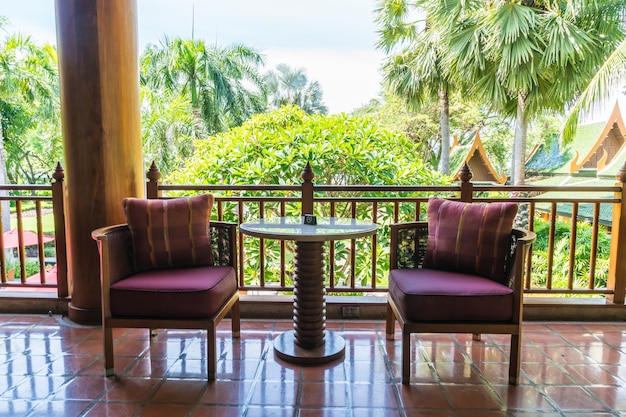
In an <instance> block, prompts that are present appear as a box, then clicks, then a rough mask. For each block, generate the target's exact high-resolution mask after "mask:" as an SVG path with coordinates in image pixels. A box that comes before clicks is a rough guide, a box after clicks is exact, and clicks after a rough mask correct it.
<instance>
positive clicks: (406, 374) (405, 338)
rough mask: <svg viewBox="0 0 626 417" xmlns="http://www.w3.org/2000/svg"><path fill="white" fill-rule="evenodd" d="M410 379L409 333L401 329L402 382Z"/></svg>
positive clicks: (405, 382) (407, 381) (404, 382)
mask: <svg viewBox="0 0 626 417" xmlns="http://www.w3.org/2000/svg"><path fill="white" fill-rule="evenodd" d="M410 379H411V333H409V332H408V331H406V330H405V329H402V383H403V384H408V383H409V382H411V381H410Z"/></svg>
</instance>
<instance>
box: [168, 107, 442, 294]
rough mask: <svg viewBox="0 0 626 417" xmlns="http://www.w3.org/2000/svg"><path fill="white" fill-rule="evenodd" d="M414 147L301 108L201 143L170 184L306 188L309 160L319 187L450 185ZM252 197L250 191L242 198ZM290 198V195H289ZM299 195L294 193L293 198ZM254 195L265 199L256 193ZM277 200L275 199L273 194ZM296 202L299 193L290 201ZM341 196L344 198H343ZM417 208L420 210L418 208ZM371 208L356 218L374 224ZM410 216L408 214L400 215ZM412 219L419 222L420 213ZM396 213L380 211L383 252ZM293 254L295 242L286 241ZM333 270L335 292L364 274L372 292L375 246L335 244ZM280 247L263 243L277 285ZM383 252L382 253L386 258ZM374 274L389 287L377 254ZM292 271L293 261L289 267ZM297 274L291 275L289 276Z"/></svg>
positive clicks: (268, 210)
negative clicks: (303, 184) (352, 275)
mask: <svg viewBox="0 0 626 417" xmlns="http://www.w3.org/2000/svg"><path fill="white" fill-rule="evenodd" d="M417 146H418V145H416V144H415V143H413V142H412V141H411V140H409V139H407V138H406V137H405V136H404V135H403V134H399V133H394V132H391V131H389V130H387V129H385V128H382V127H381V126H380V125H379V124H378V123H376V122H374V121H373V120H372V119H370V118H366V117H351V116H348V115H346V114H339V115H330V116H324V115H309V114H307V113H306V112H304V111H302V110H299V109H298V108H296V107H281V108H280V109H278V110H275V111H272V112H269V113H265V114H259V115H256V116H253V117H252V118H251V119H250V120H248V121H247V122H245V123H244V124H243V125H242V126H240V127H236V128H233V129H231V130H229V131H228V132H224V133H220V134H218V135H216V136H213V137H210V138H209V139H205V140H197V141H196V142H195V151H194V155H193V157H192V158H190V159H189V160H187V161H186V163H185V166H184V167H183V168H182V169H180V170H178V171H176V172H174V173H172V175H170V176H169V178H168V179H167V182H169V183H176V184H290V185H291V184H300V183H301V182H302V180H301V179H300V175H301V173H302V170H303V168H304V167H305V165H306V163H307V161H308V162H310V163H311V166H312V168H313V170H314V173H315V178H314V182H315V183H317V184H329V185H357V184H359V185H364V184H365V185H368V184H384V185H392V184H411V185H433V184H449V183H450V179H449V178H447V177H444V176H441V175H440V174H438V173H437V172H436V171H434V170H432V169H431V168H429V167H428V166H426V165H425V164H424V163H423V162H422V160H421V158H420V157H419V152H418V149H417ZM242 194H244V195H246V196H249V195H252V194H253V193H252V192H242ZM287 194H288V193H287ZM292 194H293V193H292ZM256 195H267V194H266V193H264V192H256ZM272 195H274V196H276V195H277V193H276V192H275V191H273V192H272ZM292 196H294V197H298V196H299V193H298V194H296V195H292ZM342 196H346V194H345V192H344V193H342ZM413 209H414V207H413ZM245 210H246V212H245V216H246V219H243V220H247V219H248V218H253V217H258V216H259V210H260V209H259V207H258V204H251V203H250V204H247V205H246V207H245ZM263 210H264V217H277V216H280V206H279V204H271V203H268V204H267V205H265V206H264V207H263ZM315 210H316V213H315V214H317V215H326V216H328V215H329V214H330V208H329V207H328V205H324V204H316V208H315ZM371 210H372V207H371V205H369V204H358V205H357V215H356V217H357V218H360V219H370V218H371V216H372V213H371ZM402 210H404V211H407V210H408V211H410V210H411V209H410V208H404V209H402ZM408 211H407V214H412V216H413V218H414V216H415V213H408ZM224 213H225V214H224V219H225V220H228V221H236V220H238V219H237V217H236V214H237V213H236V207H234V206H231V207H228V206H227V205H224ZM286 214H287V215H300V206H299V204H290V205H287V207H286ZM350 214H351V206H350V204H337V205H336V215H337V216H350ZM392 216H393V209H392V207H390V206H386V205H384V204H381V205H380V206H379V212H378V213H377V219H378V220H377V221H378V224H379V225H380V226H381V227H380V231H379V234H378V242H379V244H378V248H386V247H387V246H388V245H387V242H388V238H389V231H388V228H387V227H386V225H388V224H389V223H390V222H391V219H392ZM245 243H246V248H245V251H246V255H247V260H248V262H247V263H246V265H247V268H248V269H247V270H246V271H244V274H245V276H246V280H247V281H248V283H258V278H259V269H260V268H261V265H258V259H259V255H260V254H259V250H260V248H259V246H258V245H259V241H258V239H246V241H245ZM285 244H286V245H287V248H288V249H289V250H288V251H287V253H288V254H290V253H292V250H293V242H286V243H285ZM335 245H336V247H335V252H334V253H335V256H334V260H333V262H334V265H335V271H336V276H335V281H336V282H335V285H337V286H340V285H344V284H346V283H347V282H348V280H349V277H350V273H351V271H350V270H351V268H356V270H357V271H359V274H360V275H359V276H357V278H356V279H357V286H359V285H363V286H365V285H367V282H368V279H369V271H371V269H372V267H371V264H370V262H371V260H370V256H369V254H370V253H371V250H372V248H371V241H370V240H369V239H357V240H356V244H355V245H356V246H355V247H352V245H351V244H349V243H348V242H343V241H341V242H336V244H335ZM279 250H280V245H279V244H278V243H274V242H271V241H266V242H265V252H264V253H265V256H266V258H265V265H264V266H265V271H266V272H265V280H266V282H268V283H271V282H278V279H279V276H280V263H281V262H280V256H279V255H278V254H279ZM382 250H383V249H379V252H382ZM352 252H354V254H355V257H356V264H355V265H351V263H350V262H349V259H350V256H349V254H350V253H352ZM376 259H377V265H376V270H377V271H378V272H379V273H378V274H377V277H378V279H379V280H380V285H386V273H384V272H383V271H386V270H387V269H388V261H389V257H388V256H387V255H386V254H384V253H377V258H376ZM285 265H286V267H287V268H290V267H291V261H290V259H287V260H286V261H285ZM292 273H293V271H287V275H288V277H291V274H292Z"/></svg>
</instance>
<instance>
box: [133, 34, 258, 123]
mask: <svg viewBox="0 0 626 417" xmlns="http://www.w3.org/2000/svg"><path fill="white" fill-rule="evenodd" d="M263 65H264V62H263V57H262V56H261V54H259V53H258V52H257V51H255V50H254V49H252V48H250V47H247V46H245V45H231V46H227V47H221V46H218V45H211V46H208V45H207V44H206V43H205V42H204V41H203V40H194V39H182V38H167V37H166V38H164V39H163V40H162V41H161V43H160V44H159V45H151V46H149V47H148V48H147V49H146V51H145V52H144V54H143V55H142V57H141V82H142V85H143V86H145V87H146V88H148V89H150V90H151V91H152V92H153V93H156V92H167V93H177V94H180V95H183V96H184V97H186V98H187V99H188V100H189V101H190V103H191V111H192V113H193V115H194V116H195V117H197V118H198V120H199V121H202V123H203V125H204V128H205V130H206V132H207V133H208V134H215V133H218V132H221V131H224V130H227V129H228V128H230V127H232V126H238V125H240V124H241V123H242V122H243V121H244V120H246V119H248V117H250V115H252V114H254V113H258V112H260V111H263V110H264V109H265V87H264V84H263V80H262V77H261V75H260V73H259V68H260V67H261V66H263Z"/></svg>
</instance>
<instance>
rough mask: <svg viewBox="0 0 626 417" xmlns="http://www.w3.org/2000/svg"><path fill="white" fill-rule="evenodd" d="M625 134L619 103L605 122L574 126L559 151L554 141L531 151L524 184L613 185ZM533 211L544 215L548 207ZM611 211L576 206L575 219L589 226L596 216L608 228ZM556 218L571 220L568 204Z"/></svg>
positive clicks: (623, 157) (625, 154)
mask: <svg viewBox="0 0 626 417" xmlns="http://www.w3.org/2000/svg"><path fill="white" fill-rule="evenodd" d="M625 134H626V125H625V124H624V119H623V116H622V112H621V109H620V106H619V102H617V101H616V102H615V106H614V107H613V111H612V112H611V114H610V115H609V116H608V118H607V120H606V121H604V122H599V123H591V124H586V125H580V126H578V128H577V129H576V134H575V136H574V139H573V140H572V142H571V143H570V144H568V145H566V146H565V147H563V148H562V149H561V146H560V145H559V143H558V142H557V141H556V140H555V141H554V142H553V143H549V144H545V145H542V146H538V147H536V148H535V149H533V151H532V152H531V154H530V156H529V157H528V159H527V161H526V170H527V184H529V185H585V186H593V185H598V186H607V185H609V186H610V185H613V184H615V182H616V181H617V180H616V175H617V173H618V171H619V169H620V168H621V167H622V166H624V163H625V162H626V141H625V139H624V135H625ZM542 196H543V197H550V196H552V197H557V196H558V197H561V198H563V197H564V198H567V197H568V196H567V193H565V192H558V191H554V192H548V193H545V194H543V195H542ZM607 197H612V195H611V196H608V195H607ZM537 209H538V210H540V211H541V210H544V211H546V212H547V211H548V209H549V207H547V206H545V205H541V204H537ZM612 209H613V205H612V204H601V205H600V207H598V208H596V207H595V205H594V204H592V203H580V204H579V205H578V214H577V219H578V220H585V221H590V222H591V221H593V219H594V218H595V217H596V216H597V220H598V222H599V224H602V225H605V226H607V227H610V226H611V223H612ZM557 214H558V215H559V216H561V217H567V218H571V217H572V204H571V203H560V204H557Z"/></svg>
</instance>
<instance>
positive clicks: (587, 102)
mask: <svg viewBox="0 0 626 417" xmlns="http://www.w3.org/2000/svg"><path fill="white" fill-rule="evenodd" d="M624 77H626V40H623V41H622V42H620V44H619V45H617V47H616V48H615V50H614V51H613V53H611V55H610V56H609V57H608V58H607V60H606V61H604V63H603V64H602V66H601V67H600V68H599V69H598V71H597V72H596V73H595V75H594V76H593V78H592V79H591V80H590V81H589V84H587V86H586V87H585V89H584V90H583V92H582V93H581V94H580V96H578V98H577V99H576V101H575V103H574V105H573V106H572V107H571V109H570V111H569V114H568V116H567V120H566V121H565V124H564V125H563V130H562V138H563V141H564V142H565V143H567V142H569V141H571V140H572V139H573V137H574V134H575V133H576V127H577V125H578V116H579V114H580V112H581V111H583V110H587V111H588V110H591V109H592V108H593V106H594V104H596V103H597V102H599V101H600V100H603V99H604V98H605V97H607V95H608V94H609V90H610V89H612V88H616V87H619V86H620V83H623V82H624Z"/></svg>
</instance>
